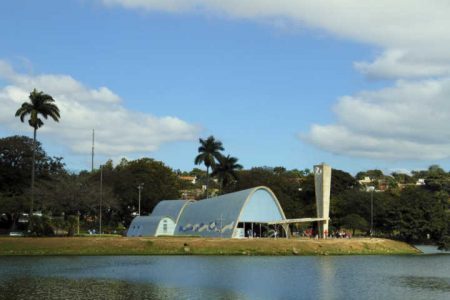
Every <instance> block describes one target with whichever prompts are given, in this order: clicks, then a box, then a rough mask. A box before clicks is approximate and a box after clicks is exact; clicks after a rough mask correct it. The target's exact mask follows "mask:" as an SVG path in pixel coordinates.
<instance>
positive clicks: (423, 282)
mask: <svg viewBox="0 0 450 300" xmlns="http://www.w3.org/2000/svg"><path fill="white" fill-rule="evenodd" d="M394 280H396V281H397V282H398V283H399V284H401V285H403V286H405V287H409V288H413V289H417V290H423V289H427V290H435V291H439V292H447V293H450V278H441V277H418V276H402V277H398V278H395V279H394ZM449 297H450V295H449Z"/></svg>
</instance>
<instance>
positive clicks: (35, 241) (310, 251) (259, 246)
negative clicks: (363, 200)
mask: <svg viewBox="0 0 450 300" xmlns="http://www.w3.org/2000/svg"><path fill="white" fill-rule="evenodd" d="M419 253H420V251H419V250H417V249H416V248H414V247H413V246H411V245H409V244H407V243H403V242H399V241H393V240H389V239H381V238H355V239H328V240H314V239H277V240H274V239H241V240H238V239H217V238H215V239H208V238H196V237H192V238H190V237H188V238H180V237H176V238H173V237H159V238H124V237H72V238H68V237H62V238H14V237H2V238H0V255H2V256H17V255H274V256H278V255H280V256H281V255H362V254H364V255H394V254H419Z"/></svg>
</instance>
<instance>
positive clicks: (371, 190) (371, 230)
mask: <svg viewBox="0 0 450 300" xmlns="http://www.w3.org/2000/svg"><path fill="white" fill-rule="evenodd" d="M374 190H375V187H373V186H372V187H371V189H370V236H372V235H373V191H374Z"/></svg>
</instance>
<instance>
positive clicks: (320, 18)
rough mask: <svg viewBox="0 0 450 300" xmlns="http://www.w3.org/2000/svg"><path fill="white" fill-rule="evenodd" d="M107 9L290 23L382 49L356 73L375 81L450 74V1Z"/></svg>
mask: <svg viewBox="0 0 450 300" xmlns="http://www.w3.org/2000/svg"><path fill="white" fill-rule="evenodd" d="M101 1H102V2H103V3H104V4H105V5H121V6H123V7H125V8H130V9H139V10H147V11H165V12H171V13H183V12H184V13H186V12H191V13H203V14H216V15H225V16H228V17H233V18H245V19H254V20H272V21H275V22H274V24H278V23H279V22H277V21H281V22H282V21H284V20H288V21H289V22H294V23H297V24H300V25H302V26H307V27H312V28H317V29H320V30H324V31H326V32H329V33H331V34H333V35H335V36H338V37H341V38H347V39H351V40H354V41H357V42H363V43H368V44H371V45H374V46H377V47H379V48H380V49H382V51H381V54H380V55H379V56H378V57H376V58H375V60H374V61H373V62H358V63H357V64H356V67H357V69H358V70H361V71H362V72H363V73H364V74H366V75H368V76H370V77H376V78H379V77H381V78H384V77H386V78H399V77H401V78H409V77H418V76H441V75H448V74H449V67H450V52H449V51H448V48H449V46H450V18H449V17H448V16H449V15H450V2H449V1H446V0H434V1H431V2H430V1H428V0H396V1H392V0H368V1H361V0H314V1H311V0H277V1H273V0H227V1H223V0H164V1H161V0H101Z"/></svg>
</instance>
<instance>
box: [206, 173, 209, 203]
mask: <svg viewBox="0 0 450 300" xmlns="http://www.w3.org/2000/svg"><path fill="white" fill-rule="evenodd" d="M208 185H209V166H206V198H208Z"/></svg>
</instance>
